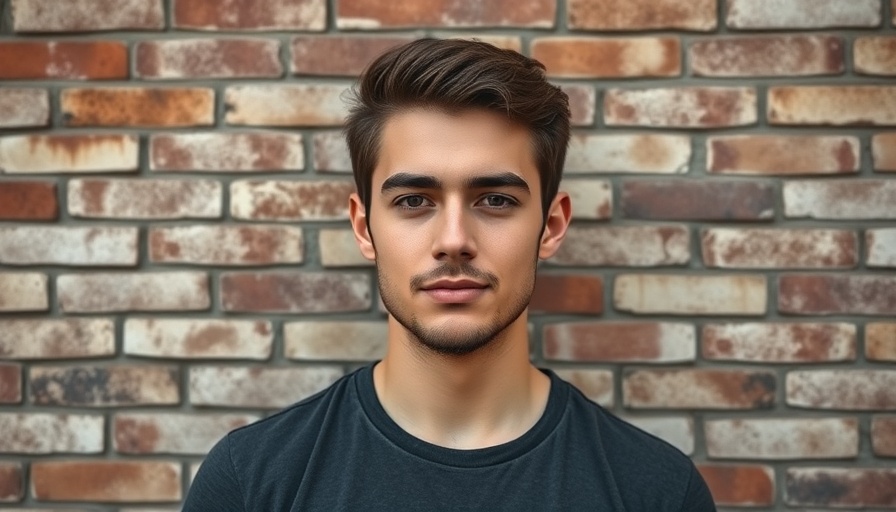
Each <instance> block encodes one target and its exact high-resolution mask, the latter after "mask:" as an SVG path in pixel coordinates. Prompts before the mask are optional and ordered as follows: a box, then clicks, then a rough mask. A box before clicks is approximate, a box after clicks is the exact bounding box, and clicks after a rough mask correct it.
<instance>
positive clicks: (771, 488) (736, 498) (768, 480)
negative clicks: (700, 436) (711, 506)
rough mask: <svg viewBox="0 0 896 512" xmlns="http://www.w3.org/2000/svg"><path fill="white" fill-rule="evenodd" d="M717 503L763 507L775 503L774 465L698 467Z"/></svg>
mask: <svg viewBox="0 0 896 512" xmlns="http://www.w3.org/2000/svg"><path fill="white" fill-rule="evenodd" d="M697 469H698V470H699V471H700V474H701V475H702V476H703V479H704V480H705V481H706V485H707V486H709V490H710V491H711V492H712V497H713V500H714V501H715V503H716V505H721V506H736V507H738V506H744V507H762V506H770V505H773V504H774V503H775V470H774V469H773V468H772V467H771V466H754V465H732V464H725V465H722V464H700V465H698V466H697Z"/></svg>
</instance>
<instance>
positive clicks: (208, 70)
mask: <svg viewBox="0 0 896 512" xmlns="http://www.w3.org/2000/svg"><path fill="white" fill-rule="evenodd" d="M279 53H280V42H279V41H276V40H272V39H207V38H206V39H166V40H164V41H141V42H139V43H137V49H136V71H137V76H138V77H140V78H146V79H156V80H165V79H176V80H180V79H187V78H228V79H231V78H251V77H264V78H276V77H279V76H282V75H283V66H281V65H280V59H279Z"/></svg>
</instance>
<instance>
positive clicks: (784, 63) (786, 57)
mask: <svg viewBox="0 0 896 512" xmlns="http://www.w3.org/2000/svg"><path fill="white" fill-rule="evenodd" d="M688 60H689V61H690V63H691V71H692V73H693V74H694V75H696V76H718V77H737V76H811V75H838V74H841V73H842V72H843V68H844V66H843V40H842V39H841V38H839V37H834V36H822V35H787V36H753V37H731V38H716V39H711V40H703V41H696V42H694V43H693V44H691V46H690V48H689V49H688Z"/></svg>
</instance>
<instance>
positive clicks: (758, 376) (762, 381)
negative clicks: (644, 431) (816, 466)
mask: <svg viewBox="0 0 896 512" xmlns="http://www.w3.org/2000/svg"><path fill="white" fill-rule="evenodd" d="M775 386H776V380H775V374H774V373H772V372H768V371H758V370H757V371H746V370H707V369H696V370H636V371H633V372H629V373H628V374H627V375H626V376H625V377H624V378H623V380H622V401H623V403H624V405H625V406H626V407H632V408H636V409H645V408H652V409H668V408H672V409H731V410H733V409H756V408H762V409H765V408H770V407H772V406H773V405H774V403H775Z"/></svg>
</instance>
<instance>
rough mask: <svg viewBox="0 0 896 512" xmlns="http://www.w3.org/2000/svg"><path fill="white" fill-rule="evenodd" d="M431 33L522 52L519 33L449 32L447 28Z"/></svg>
mask: <svg viewBox="0 0 896 512" xmlns="http://www.w3.org/2000/svg"><path fill="white" fill-rule="evenodd" d="M432 35H433V37H436V38H439V39H464V40H467V41H482V42H483V43H488V44H490V45H492V46H497V47H498V48H503V49H505V50H513V51H515V52H517V53H523V42H522V40H521V38H520V36H519V35H511V34H495V33H492V34H489V33H487V32H450V31H448V30H437V31H434V32H433V34H432Z"/></svg>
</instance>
